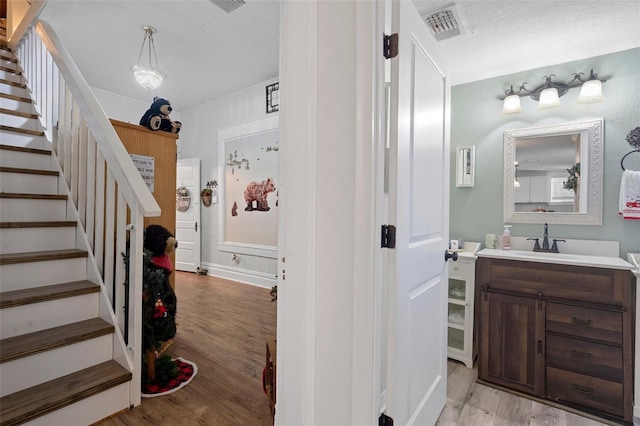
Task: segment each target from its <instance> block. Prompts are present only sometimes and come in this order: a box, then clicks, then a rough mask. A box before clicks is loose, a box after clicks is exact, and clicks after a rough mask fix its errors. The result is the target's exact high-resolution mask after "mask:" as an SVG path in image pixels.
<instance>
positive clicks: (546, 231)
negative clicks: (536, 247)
mask: <svg viewBox="0 0 640 426" xmlns="http://www.w3.org/2000/svg"><path fill="white" fill-rule="evenodd" d="M542 250H544V251H548V250H549V225H548V224H546V223H545V224H544V239H543V240H542Z"/></svg>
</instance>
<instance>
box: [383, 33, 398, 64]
mask: <svg viewBox="0 0 640 426" xmlns="http://www.w3.org/2000/svg"><path fill="white" fill-rule="evenodd" d="M382 50H383V52H382V53H383V55H384V57H385V58H386V59H391V58H395V57H396V56H398V33H393V34H391V35H386V34H385V35H384V41H383V47H382Z"/></svg>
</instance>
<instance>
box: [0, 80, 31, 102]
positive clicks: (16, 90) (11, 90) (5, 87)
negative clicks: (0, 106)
mask: <svg viewBox="0 0 640 426" xmlns="http://www.w3.org/2000/svg"><path fill="white" fill-rule="evenodd" d="M0 93H4V94H5V95H14V96H20V97H21V98H26V97H28V96H29V94H28V92H27V89H26V88H25V87H18V86H14V85H13V84H6V83H2V82H0Z"/></svg>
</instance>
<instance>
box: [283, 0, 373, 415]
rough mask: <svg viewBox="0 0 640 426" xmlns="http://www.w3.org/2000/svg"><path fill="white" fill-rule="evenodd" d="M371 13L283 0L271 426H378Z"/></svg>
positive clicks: (365, 5)
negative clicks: (274, 392)
mask: <svg viewBox="0 0 640 426" xmlns="http://www.w3.org/2000/svg"><path fill="white" fill-rule="evenodd" d="M380 7H381V5H380V4H379V2H323V1H318V0H315V1H304V2H293V1H286V2H281V3H280V18H281V19H280V29H281V31H280V40H281V41H280V52H281V54H280V81H281V83H282V84H281V85H280V87H281V89H280V92H281V93H280V96H281V105H282V108H281V111H280V136H281V137H280V181H281V182H280V188H281V191H280V207H281V216H280V221H281V222H280V228H281V229H282V233H281V237H282V240H281V241H280V242H279V256H278V257H279V259H280V261H281V262H282V259H283V258H285V259H286V262H285V263H281V265H282V266H283V271H280V270H279V271H278V272H279V274H278V306H279V309H278V319H277V321H278V348H277V357H278V369H277V376H276V380H277V384H276V385H277V406H276V424H375V423H376V422H377V413H376V410H377V407H378V397H379V394H380V389H379V388H380V384H379V381H380V377H379V371H380V370H379V366H380V360H379V355H380V351H379V342H378V340H377V339H378V338H379V334H376V333H377V332H379V329H378V328H379V327H377V326H376V321H378V322H379V320H380V313H379V312H377V311H376V310H377V309H378V305H377V303H378V302H379V300H380V299H379V291H380V287H379V282H380V274H379V271H380V267H379V264H377V263H376V262H377V260H378V259H379V258H380V254H379V253H380V230H379V226H378V225H379V224H378V223H377V215H379V205H378V204H379V203H380V199H379V198H378V193H379V190H380V187H381V179H382V177H381V176H380V175H379V173H380V171H381V170H382V169H380V168H379V167H378V166H379V164H380V161H381V159H380V158H378V153H379V151H380V150H379V145H378V136H379V131H380V129H379V123H380V120H379V119H378V115H379V110H378V108H377V107H376V106H378V105H380V102H379V99H378V96H379V94H380V88H379V80H381V77H380V76H379V73H380V70H381V66H380V65H379V59H378V56H379V55H380V54H381V45H382V41H381V37H382V30H381V28H380V24H379V22H380V16H381V15H380V12H379V10H378V8H380ZM353 34H356V37H355V38H353V36H352V35H353ZM336 46H340V48H337V47H336ZM345 182H353V184H352V185H348V184H345ZM378 304H379V303H378ZM376 348H377V350H376ZM376 372H378V373H377V374H376Z"/></svg>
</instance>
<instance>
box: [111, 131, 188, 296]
mask: <svg viewBox="0 0 640 426" xmlns="http://www.w3.org/2000/svg"><path fill="white" fill-rule="evenodd" d="M111 124H112V125H113V127H114V129H115V130H116V133H117V134H118V136H119V137H120V140H121V141H122V144H123V145H124V147H125V148H126V149H127V152H128V153H129V154H135V155H140V156H145V157H152V158H153V162H154V174H153V178H154V187H153V191H152V193H153V197H154V198H155V199H156V202H157V203H158V205H159V206H160V208H161V209H162V214H161V215H160V216H159V217H147V218H145V219H144V226H145V227H147V226H149V225H151V224H156V225H162V226H164V227H165V228H167V229H168V230H169V231H170V232H171V233H172V234H174V235H175V233H176V168H177V157H176V155H177V150H178V149H177V139H178V135H176V134H173V133H169V132H163V131H155V132H154V131H152V130H149V129H147V128H146V127H143V126H139V125H137V124H131V123H125V122H123V121H118V120H113V119H112V120H111ZM194 196H199V194H195V195H194ZM170 258H171V262H172V263H173V264H174V265H175V253H174V254H172V255H171V256H170ZM169 279H170V281H171V286H172V287H173V288H174V289H175V274H171V276H170V277H169Z"/></svg>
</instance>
